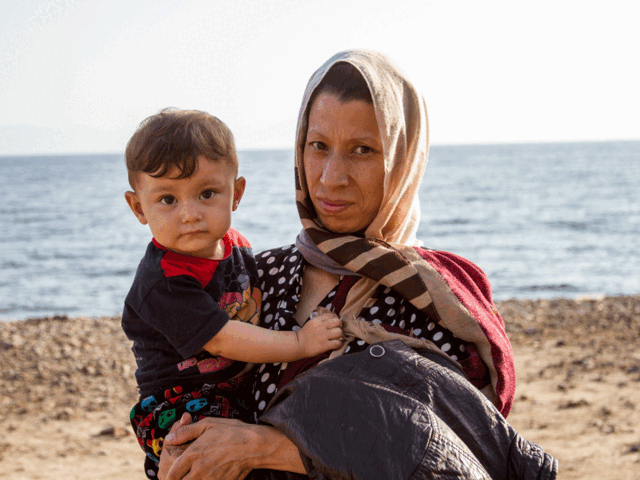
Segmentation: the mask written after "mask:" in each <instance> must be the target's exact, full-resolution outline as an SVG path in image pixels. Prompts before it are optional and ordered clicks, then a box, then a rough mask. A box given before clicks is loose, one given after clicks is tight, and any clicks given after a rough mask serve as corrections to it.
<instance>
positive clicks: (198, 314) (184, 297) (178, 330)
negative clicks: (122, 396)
mask: <svg viewBox="0 0 640 480" xmlns="http://www.w3.org/2000/svg"><path fill="white" fill-rule="evenodd" d="M224 243H225V254H224V257H223V258H222V259H221V260H210V259H207V258H201V257H194V256H191V255H184V254H180V253H176V252H172V251H169V250H167V249H166V248H164V247H163V246H162V245H160V244H159V243H158V242H157V241H156V240H155V239H154V240H153V241H152V242H151V243H150V244H149V246H148V248H147V251H146V253H145V255H144V257H143V259H142V261H141V262H140V265H139V266H138V271H137V272H136V276H135V279H134V281H133V285H132V286H131V290H130V291H129V294H128V295H127V298H126V300H125V306H124V311H123V314H122V328H123V329H124V332H125V333H126V335H127V337H128V338H129V339H130V340H132V341H133V346H132V348H131V349H132V350H133V353H134V355H135V357H136V363H137V365H138V368H137V370H136V380H137V382H138V389H139V391H140V395H141V397H145V396H148V395H152V394H153V393H155V392H157V391H159V390H164V389H166V388H169V387H172V386H174V385H176V384H184V383H185V382H190V381H210V382H220V381H224V380H229V379H230V378H231V377H233V376H235V375H237V374H238V373H239V372H240V371H242V369H243V368H244V366H245V363H244V362H234V361H231V360H229V359H227V358H224V357H220V356H213V355H211V354H209V353H208V352H206V351H204V350H202V347H203V346H204V345H205V344H206V343H207V342H208V341H209V340H211V339H212V338H213V337H214V336H215V335H216V334H217V333H218V332H219V331H220V330H221V329H222V327H223V326H224V325H225V324H226V323H227V322H228V321H229V318H232V319H234V320H241V321H247V322H251V323H253V324H257V323H258V319H259V312H260V302H261V293H260V291H259V290H258V288H257V280H258V273H257V269H256V263H255V260H254V258H253V252H252V250H251V245H250V244H249V242H248V241H247V240H246V239H245V238H244V237H243V236H242V235H240V233H238V232H237V231H235V230H233V229H230V230H229V232H227V234H226V235H225V237H224Z"/></svg>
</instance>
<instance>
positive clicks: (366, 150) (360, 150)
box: [355, 145, 373, 155]
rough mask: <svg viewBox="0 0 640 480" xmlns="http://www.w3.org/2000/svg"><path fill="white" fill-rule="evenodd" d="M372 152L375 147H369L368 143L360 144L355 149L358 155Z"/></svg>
mask: <svg viewBox="0 0 640 480" xmlns="http://www.w3.org/2000/svg"><path fill="white" fill-rule="evenodd" d="M371 152H373V149H372V148H371V147H367V146H366V145H360V146H359V147H356V149H355V153H357V154H358V155H367V154H369V153H371Z"/></svg>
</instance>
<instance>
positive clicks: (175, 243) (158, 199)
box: [126, 155, 245, 259]
mask: <svg viewBox="0 0 640 480" xmlns="http://www.w3.org/2000/svg"><path fill="white" fill-rule="evenodd" d="M197 163H198V165H197V168H196V171H195V173H194V174H193V175H191V176H190V177H189V178H182V179H178V178H176V177H177V176H178V175H179V174H180V171H179V170H178V169H177V168H175V167H174V169H172V170H170V171H168V172H167V174H166V175H164V176H162V177H159V178H156V177H152V176H151V175H148V174H146V173H142V172H141V173H139V174H138V177H137V182H136V192H135V193H133V192H128V194H127V197H126V198H127V202H128V203H129V206H130V207H131V209H132V210H133V212H134V213H135V214H136V217H138V220H140V223H142V224H148V225H149V228H150V229H151V233H152V234H153V237H154V238H155V239H156V240H157V241H158V242H159V243H160V244H161V245H162V246H164V247H166V248H168V249H169V250H172V251H174V252H178V253H184V254H187V255H194V256H197V257H203V258H214V259H220V258H222V257H223V256H224V244H223V241H222V237H223V236H224V234H225V233H227V231H228V230H229V227H230V226H231V212H233V211H234V210H235V209H236V208H237V207H238V203H239V202H240V199H241V198H242V194H243V193H244V186H245V180H244V178H242V177H240V178H237V179H236V178H235V171H234V168H233V167H232V166H231V164H230V162H228V161H226V160H224V159H221V160H217V161H212V160H208V159H207V158H206V157H203V156H202V155H201V156H200V157H198V162H197Z"/></svg>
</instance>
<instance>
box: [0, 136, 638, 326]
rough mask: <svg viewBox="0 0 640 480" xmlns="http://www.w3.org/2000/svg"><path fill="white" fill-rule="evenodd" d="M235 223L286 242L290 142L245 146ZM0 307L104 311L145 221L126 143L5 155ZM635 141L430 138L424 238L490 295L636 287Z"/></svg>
mask: <svg viewBox="0 0 640 480" xmlns="http://www.w3.org/2000/svg"><path fill="white" fill-rule="evenodd" d="M239 160H240V174H241V175H243V176H245V178H246V179H247V189H246V192H245V195H244V198H243V200H242V202H241V205H240V207H239V209H238V210H237V212H235V214H234V217H233V223H232V226H233V228H236V229H237V230H239V231H240V232H241V233H242V234H243V235H244V236H246V237H247V238H248V239H249V241H250V242H251V243H252V245H253V247H254V251H255V252H256V253H257V252H259V251H263V250H267V249H269V248H273V247H277V246H280V245H285V244H290V243H293V242H294V240H295V236H296V235H297V233H298V231H299V230H300V228H301V227H300V221H299V219H298V216H297V212H296V208H295V200H294V198H295V196H294V181H293V152H292V151H291V150H244V151H240V152H239ZM0 185H1V186H2V189H3V191H4V192H5V197H4V198H5V202H3V204H2V205H1V206H0V224H1V225H2V226H3V230H4V231H5V234H4V235H3V236H2V237H1V238H0V320H9V319H16V320H20V319H25V318H29V317H42V316H54V315H68V316H78V315H85V316H92V317H93V316H104V315H115V314H118V313H120V312H121V309H122V303H123V301H124V297H125V296H126V294H127V292H128V289H129V287H130V284H131V281H132V280H133V275H134V273H135V270H136V267H137V265H138V262H139V260H140V258H141V257H142V255H143V253H144V250H145V249H146V246H147V243H148V242H149V240H150V238H151V235H150V233H149V231H148V228H147V227H146V226H142V225H140V224H139V223H138V221H137V220H136V219H135V217H134V216H133V214H131V212H130V211H129V209H128V207H127V205H126V202H125V200H124V192H125V191H126V190H127V189H129V187H128V184H127V178H126V169H125V166H124V157H123V155H122V154H73V155H21V156H0ZM639 192H640V141H615V142H571V143H569V142H568V143H535V144H530V143H527V144H498V145H451V146H440V145H437V146H433V147H432V148H431V150H430V154H429V163H428V165H427V169H426V173H425V176H424V179H423V182H422V186H421V190H420V204H421V223H420V227H419V230H418V238H419V239H420V240H421V241H422V242H423V245H424V246H425V247H427V248H433V249H437V250H447V251H450V252H453V253H456V254H459V255H461V256H463V257H465V258H467V259H469V260H471V261H472V262H474V263H476V264H477V265H478V266H479V267H480V268H482V269H483V270H484V271H485V273H486V274H487V275H488V277H489V279H490V280H491V283H492V286H493V292H494V298H495V299H498V300H505V299H508V298H532V299H533V298H552V297H568V298H578V297H582V296H589V295H603V294H606V295H629V294H638V293H640V247H639V246H638V245H639V243H640V242H639V239H640V202H639V200H640V193H639Z"/></svg>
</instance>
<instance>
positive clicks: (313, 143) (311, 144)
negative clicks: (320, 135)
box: [309, 142, 327, 150]
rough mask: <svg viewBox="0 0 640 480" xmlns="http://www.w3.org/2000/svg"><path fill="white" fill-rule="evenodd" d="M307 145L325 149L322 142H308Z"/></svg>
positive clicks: (316, 148)
mask: <svg viewBox="0 0 640 480" xmlns="http://www.w3.org/2000/svg"><path fill="white" fill-rule="evenodd" d="M309 145H310V146H311V148H314V149H315V150H326V149H327V146H326V145H325V144H324V142H309Z"/></svg>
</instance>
